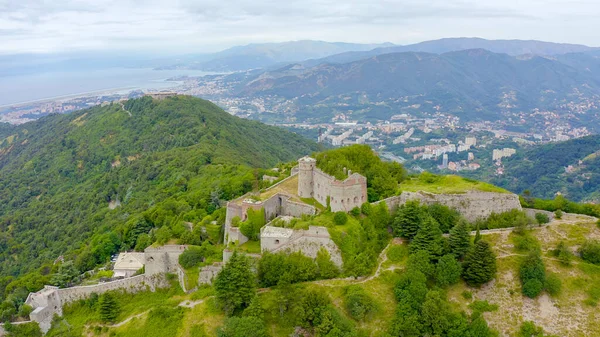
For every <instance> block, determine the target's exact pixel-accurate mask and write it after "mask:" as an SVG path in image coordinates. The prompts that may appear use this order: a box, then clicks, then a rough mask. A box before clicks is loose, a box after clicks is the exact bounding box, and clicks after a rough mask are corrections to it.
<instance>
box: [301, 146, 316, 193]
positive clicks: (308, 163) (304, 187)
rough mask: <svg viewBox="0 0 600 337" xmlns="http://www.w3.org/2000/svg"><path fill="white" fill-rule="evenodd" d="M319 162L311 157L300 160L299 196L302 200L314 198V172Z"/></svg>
mask: <svg viewBox="0 0 600 337" xmlns="http://www.w3.org/2000/svg"><path fill="white" fill-rule="evenodd" d="M316 165H317V161H316V160H315V159H314V158H311V157H308V156H307V157H302V158H300V159H299V160H298V196H299V197H300V198H312V197H313V184H314V183H313V171H314V169H315V167H316Z"/></svg>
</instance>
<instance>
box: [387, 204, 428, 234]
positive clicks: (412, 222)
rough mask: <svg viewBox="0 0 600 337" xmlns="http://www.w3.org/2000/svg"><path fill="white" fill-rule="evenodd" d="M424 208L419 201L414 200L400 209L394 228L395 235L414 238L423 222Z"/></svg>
mask: <svg viewBox="0 0 600 337" xmlns="http://www.w3.org/2000/svg"><path fill="white" fill-rule="evenodd" d="M422 213H423V212H422V209H421V205H420V204H419V201H416V200H413V201H409V202H407V203H406V204H404V205H403V206H402V207H401V208H400V209H399V210H398V214H397V215H396V218H395V219H394V222H393V223H392V229H393V230H394V236H397V237H398V236H401V237H403V238H407V239H412V238H414V237H415V235H417V232H418V231H419V228H420V227H421V222H422Z"/></svg>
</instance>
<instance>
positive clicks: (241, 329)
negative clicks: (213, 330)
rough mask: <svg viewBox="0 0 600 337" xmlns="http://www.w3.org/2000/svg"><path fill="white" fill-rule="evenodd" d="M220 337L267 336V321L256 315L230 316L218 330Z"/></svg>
mask: <svg viewBox="0 0 600 337" xmlns="http://www.w3.org/2000/svg"><path fill="white" fill-rule="evenodd" d="M217 336H218V337H246V336H256V337H267V336H269V334H268V333H267V329H266V327H265V322H264V321H263V320H262V319H260V318H258V317H254V316H245V317H229V318H227V319H226V320H225V324H224V325H223V326H222V327H220V328H219V329H218V330H217Z"/></svg>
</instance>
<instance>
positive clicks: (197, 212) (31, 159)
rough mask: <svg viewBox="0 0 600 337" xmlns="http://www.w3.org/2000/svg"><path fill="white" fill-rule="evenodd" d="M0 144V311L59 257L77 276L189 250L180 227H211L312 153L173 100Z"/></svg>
mask: <svg viewBox="0 0 600 337" xmlns="http://www.w3.org/2000/svg"><path fill="white" fill-rule="evenodd" d="M0 135H3V136H2V137H1V138H0V296H1V297H2V298H3V299H4V298H6V297H8V296H9V295H10V294H15V293H18V294H20V295H23V294H25V296H26V294H27V292H28V291H35V290H37V289H39V288H40V287H41V286H42V285H43V284H48V283H50V281H51V278H52V275H56V273H57V268H58V265H59V264H54V263H53V262H54V261H55V260H57V259H59V257H61V256H62V259H64V260H65V261H74V267H75V271H70V274H74V275H77V273H81V272H84V271H86V270H88V269H90V268H93V267H94V266H95V265H98V264H102V263H105V262H107V261H108V260H109V259H110V256H111V255H112V254H114V253H116V252H118V251H119V250H122V249H133V248H137V249H143V248H145V247H146V246H148V245H149V244H151V243H152V242H155V241H158V242H160V243H165V242H168V241H169V240H171V239H178V240H179V241H180V242H189V241H193V240H194V239H193V238H192V237H195V236H194V235H191V232H190V231H189V230H187V228H186V226H192V227H193V225H195V224H197V223H200V222H202V223H215V222H214V221H216V223H217V224H218V223H219V222H220V221H222V220H223V216H224V212H223V210H222V208H221V206H222V205H223V203H224V201H225V200H228V199H231V198H233V197H236V196H239V195H241V194H243V193H245V192H247V191H249V190H251V189H253V188H257V187H261V186H262V185H261V184H263V182H262V180H261V177H262V175H263V174H264V172H265V171H266V168H269V167H273V166H274V165H276V164H278V163H280V162H284V161H291V160H295V159H297V158H299V157H300V156H302V155H305V154H310V153H312V152H314V151H316V150H318V149H319V147H318V145H317V144H316V143H313V142H310V141H308V140H305V139H304V138H302V137H300V136H298V135H295V134H293V133H290V132H287V131H284V130H282V129H279V128H276V127H270V126H266V125H264V124H261V123H258V122H253V121H248V120H242V119H240V118H237V117H234V116H231V115H229V114H228V113H226V112H224V111H223V110H221V109H220V108H218V107H217V106H215V105H214V104H212V103H210V102H208V101H204V100H201V99H197V98H191V97H182V96H177V97H173V98H169V99H166V100H163V101H157V100H152V99H151V98H149V97H144V98H141V99H136V100H129V101H126V102H124V104H116V103H113V104H111V105H108V106H104V107H94V108H91V109H87V110H83V111H79V112H76V113H73V114H68V115H52V116H48V117H45V118H42V119H40V120H38V121H35V122H31V123H26V124H24V125H21V126H17V127H12V126H1V127H0ZM203 221H204V222H203ZM218 234H219V233H218V229H217V233H215V234H214V235H212V239H213V241H214V242H213V243H214V244H217V243H218V240H219V235H218ZM198 237H199V236H198ZM189 243H193V242H189ZM62 259H59V260H62ZM63 265H64V264H63ZM65 268H66V267H65ZM71 269H72V268H71ZM18 297H22V296H18Z"/></svg>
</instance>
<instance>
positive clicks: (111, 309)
mask: <svg viewBox="0 0 600 337" xmlns="http://www.w3.org/2000/svg"><path fill="white" fill-rule="evenodd" d="M98 311H99V313H100V319H101V320H103V321H104V322H114V321H115V320H116V319H117V316H119V304H118V303H117V300H116V299H115V297H114V296H113V295H112V293H110V292H108V293H104V294H102V296H100V299H99V301H98Z"/></svg>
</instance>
